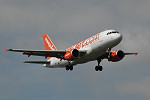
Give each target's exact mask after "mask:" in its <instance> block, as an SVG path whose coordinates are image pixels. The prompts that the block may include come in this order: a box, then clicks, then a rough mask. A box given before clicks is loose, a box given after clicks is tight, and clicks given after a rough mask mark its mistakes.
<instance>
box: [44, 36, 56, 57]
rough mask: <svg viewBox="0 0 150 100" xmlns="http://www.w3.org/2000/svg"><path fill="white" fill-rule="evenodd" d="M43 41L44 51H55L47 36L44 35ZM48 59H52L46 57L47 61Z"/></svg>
mask: <svg viewBox="0 0 150 100" xmlns="http://www.w3.org/2000/svg"><path fill="white" fill-rule="evenodd" d="M43 40H44V44H45V48H46V50H57V49H56V47H55V45H54V44H53V42H52V41H51V40H50V38H49V37H48V35H44V36H43ZM50 58H52V57H48V59H50Z"/></svg>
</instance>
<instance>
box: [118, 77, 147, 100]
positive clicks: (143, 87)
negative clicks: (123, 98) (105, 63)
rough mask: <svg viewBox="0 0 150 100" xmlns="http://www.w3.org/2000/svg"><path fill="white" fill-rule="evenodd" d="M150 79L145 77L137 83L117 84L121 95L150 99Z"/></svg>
mask: <svg viewBox="0 0 150 100" xmlns="http://www.w3.org/2000/svg"><path fill="white" fill-rule="evenodd" d="M149 83H150V78H149V77H145V78H143V79H140V80H136V81H128V82H123V83H118V84H116V87H117V89H118V91H119V93H120V94H121V95H137V96H144V97H146V98H148V99H150V88H149Z"/></svg>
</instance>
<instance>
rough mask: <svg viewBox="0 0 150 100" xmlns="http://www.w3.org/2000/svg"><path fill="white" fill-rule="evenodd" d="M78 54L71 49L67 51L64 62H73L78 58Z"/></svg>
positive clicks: (75, 50)
mask: <svg viewBox="0 0 150 100" xmlns="http://www.w3.org/2000/svg"><path fill="white" fill-rule="evenodd" d="M79 55H80V52H79V51H78V50H77V49H73V50H70V51H68V52H67V53H66V54H65V55H64V59H65V60H70V61H72V60H74V59H75V58H77V57H79Z"/></svg>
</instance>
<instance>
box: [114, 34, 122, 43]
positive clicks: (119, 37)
mask: <svg viewBox="0 0 150 100" xmlns="http://www.w3.org/2000/svg"><path fill="white" fill-rule="evenodd" d="M114 39H115V40H116V42H117V43H120V42H121V40H122V35H121V34H119V33H118V34H115V35H114Z"/></svg>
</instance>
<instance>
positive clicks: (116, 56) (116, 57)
mask: <svg viewBox="0 0 150 100" xmlns="http://www.w3.org/2000/svg"><path fill="white" fill-rule="evenodd" d="M124 56H125V54H124V52H123V51H122V50H118V51H115V52H112V53H111V54H110V56H109V57H108V61H112V62H118V61H120V60H122V59H123V58H124Z"/></svg>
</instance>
